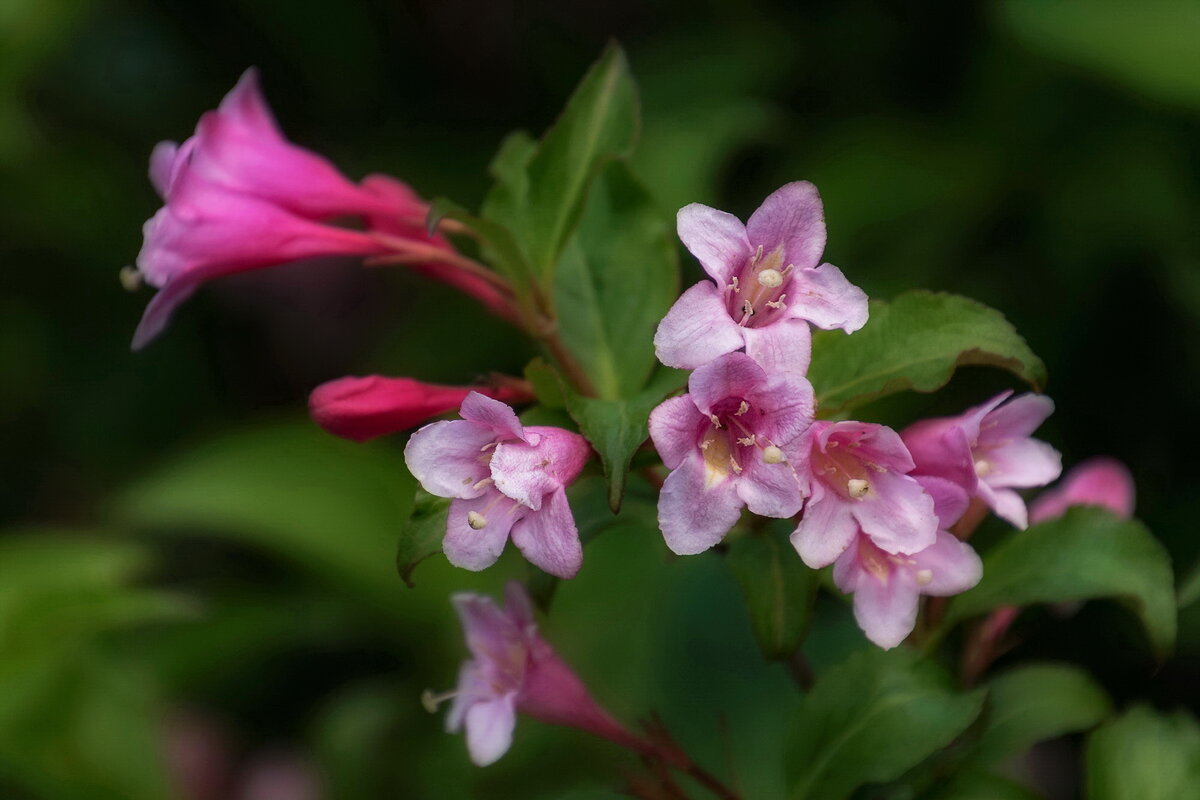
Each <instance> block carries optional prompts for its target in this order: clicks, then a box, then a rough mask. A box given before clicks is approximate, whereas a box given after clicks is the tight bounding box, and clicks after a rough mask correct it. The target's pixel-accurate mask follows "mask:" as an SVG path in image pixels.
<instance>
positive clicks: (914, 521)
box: [848, 472, 938, 553]
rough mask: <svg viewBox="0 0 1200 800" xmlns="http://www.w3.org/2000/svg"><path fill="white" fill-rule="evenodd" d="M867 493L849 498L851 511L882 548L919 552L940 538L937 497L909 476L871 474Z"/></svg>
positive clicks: (901, 551)
mask: <svg viewBox="0 0 1200 800" xmlns="http://www.w3.org/2000/svg"><path fill="white" fill-rule="evenodd" d="M869 481H870V489H869V490H868V492H867V494H866V496H864V497H862V498H861V499H858V500H850V501H848V502H849V504H850V509H851V513H853V514H854V518H855V519H857V520H858V522H859V524H860V525H861V526H862V530H863V533H865V534H867V535H868V536H870V537H871V541H872V542H874V543H875V545H876V546H877V547H879V549H880V550H883V551H885V552H888V553H916V552H919V551H921V550H924V549H925V548H926V547H929V545H931V544H933V542H934V540H935V539H936V538H937V529H938V518H937V514H935V513H934V510H933V498H932V497H930V496H929V494H928V493H926V492H925V490H924V489H922V488H921V484H919V483H917V482H916V480H915V479H913V478H911V477H909V476H907V475H897V474H896V473H894V472H879V473H875V474H873V475H871V477H870V479H869Z"/></svg>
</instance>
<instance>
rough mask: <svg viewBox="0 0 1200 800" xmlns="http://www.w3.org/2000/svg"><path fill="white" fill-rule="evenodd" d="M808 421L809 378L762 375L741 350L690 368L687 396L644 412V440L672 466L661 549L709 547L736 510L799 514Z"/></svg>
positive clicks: (663, 496)
mask: <svg viewBox="0 0 1200 800" xmlns="http://www.w3.org/2000/svg"><path fill="white" fill-rule="evenodd" d="M812 418H813V390H812V386H811V385H810V384H809V382H808V381H807V380H806V379H804V378H803V377H801V376H799V375H794V374H785V373H775V374H768V373H767V372H766V371H765V370H764V369H763V368H762V367H761V366H759V365H758V364H757V363H756V362H755V361H754V360H753V359H752V358H750V357H749V356H747V355H746V354H744V353H730V354H728V355H725V356H722V357H720V358H718V359H717V360H716V361H713V362H711V363H709V364H706V365H705V366H703V367H701V368H700V369H698V370H696V371H695V372H693V373H692V375H691V378H690V379H689V380H688V394H685V395H682V396H680V397H673V398H671V399H669V400H667V401H666V402H664V403H662V404H661V405H660V406H658V408H656V409H654V411H653V412H651V414H650V438H651V439H653V441H654V446H655V447H656V448H657V449H658V453H659V455H660V456H661V457H662V460H663V464H665V465H666V466H667V468H668V469H670V470H671V474H670V475H668V476H667V479H666V481H665V482H664V483H663V487H662V492H661V493H660V495H659V500H658V524H659V527H660V528H662V532H663V536H664V537H665V538H666V541H667V546H668V547H670V548H671V550H673V551H674V552H676V553H678V554H680V555H691V554H693V553H700V552H703V551H704V550H707V549H708V548H710V547H712V546H713V545H714V544H716V543H717V542H719V541H721V539H722V537H724V535H725V534H726V533H727V532H728V531H729V529H730V528H732V527H733V525H734V523H736V522H737V520H738V517H739V515H740V514H741V510H742V507H743V506H746V507H748V508H749V509H750V511H751V512H752V513H754V514H759V515H761V516H764V517H779V518H784V517H790V516H792V515H793V514H795V513H796V512H797V511H799V510H800V505H801V503H802V501H803V495H802V492H801V486H800V483H799V481H798V479H797V477H796V469H795V467H794V465H795V464H796V463H797V459H798V457H799V455H800V454H799V452H798V449H797V447H796V443H797V442H798V441H799V440H800V438H801V434H803V433H804V431H805V430H806V429H807V428H808V426H809V425H810V424H811V423H812Z"/></svg>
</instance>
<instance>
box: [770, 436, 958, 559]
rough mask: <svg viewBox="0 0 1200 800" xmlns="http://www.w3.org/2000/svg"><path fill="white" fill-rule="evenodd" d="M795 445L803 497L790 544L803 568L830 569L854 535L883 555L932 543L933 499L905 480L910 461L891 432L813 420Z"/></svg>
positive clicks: (908, 478)
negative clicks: (800, 452) (800, 457)
mask: <svg viewBox="0 0 1200 800" xmlns="http://www.w3.org/2000/svg"><path fill="white" fill-rule="evenodd" d="M803 444H804V448H805V453H804V468H803V469H802V470H801V471H800V475H801V483H802V484H803V485H804V487H805V493H806V494H808V495H809V498H808V501H807V502H806V503H805V506H804V516H803V517H802V518H801V519H800V524H799V525H798V526H797V527H796V530H795V532H794V533H793V534H792V544H793V545H794V546H795V548H796V552H797V553H799V554H800V558H802V559H803V560H804V563H805V564H807V565H808V566H810V567H813V568H814V569H815V568H818V567H824V566H826V565H828V564H832V563H833V562H834V560H835V559H837V557H838V556H840V555H841V554H842V553H843V552H844V551H845V550H846V548H848V547H850V544H851V542H852V541H853V540H854V537H855V535H856V534H857V533H858V532H859V531H860V530H861V531H863V532H864V533H865V534H866V535H867V536H868V537H870V539H871V540H872V541H873V543H874V544H873V545H872V546H873V547H877V548H879V549H881V550H882V551H883V552H885V553H889V554H896V553H915V552H918V551H920V550H923V549H925V548H926V547H928V546H930V545H931V544H933V543H934V539H935V538H936V535H937V525H938V520H937V515H936V514H935V513H934V502H933V498H932V497H931V496H930V495H929V493H928V492H926V491H925V489H924V488H923V487H922V486H921V484H919V483H918V482H917V481H916V479H915V478H913V477H912V476H911V475H909V474H908V473H909V472H911V471H912V469H913V460H912V457H911V456H910V455H909V453H908V450H907V448H905V446H904V442H902V441H900V436H899V434H897V433H896V432H895V431H893V430H892V429H891V428H888V427H885V426H883V425H876V424H874V423H870V422H851V421H846V422H815V423H813V425H812V427H811V428H809V429H808V434H807V435H806V436H805V439H804V443H803Z"/></svg>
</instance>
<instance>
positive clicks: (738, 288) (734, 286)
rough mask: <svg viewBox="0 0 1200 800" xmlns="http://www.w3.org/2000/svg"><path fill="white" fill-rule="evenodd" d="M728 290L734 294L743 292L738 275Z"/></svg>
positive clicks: (734, 277)
mask: <svg viewBox="0 0 1200 800" xmlns="http://www.w3.org/2000/svg"><path fill="white" fill-rule="evenodd" d="M728 288H730V289H733V291H734V292H740V291H742V286H741V283H740V282H739V281H738V277H737V275H734V276H733V282H732V283H730V284H729V287H728Z"/></svg>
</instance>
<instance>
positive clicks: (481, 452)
mask: <svg viewBox="0 0 1200 800" xmlns="http://www.w3.org/2000/svg"><path fill="white" fill-rule="evenodd" d="M459 413H460V414H461V415H462V419H461V420H450V421H445V422H434V423H432V424H430V425H426V426H425V427H423V428H421V429H420V430H419V431H417V432H416V433H414V434H413V435H412V438H411V439H409V440H408V446H407V447H405V448H404V459H405V461H406V462H407V463H408V468H409V470H410V471H411V472H412V474H413V475H414V476H415V477H416V479H417V480H418V481H420V483H421V485H422V486H423V487H424V488H425V491H427V492H429V493H430V494H433V495H437V496H438V497H451V498H454V500H453V502H451V503H450V515H449V519H448V522H447V528H446V538H445V539H443V540H442V549H443V551H445V553H446V557H447V558H448V559H449V560H450V563H451V564H454V565H455V566H458V567H463V568H465V569H470V570H481V569H486V568H487V567H490V566H491V565H492V564H494V563H496V559H498V558H499V557H500V553H502V552H503V551H504V545H505V543H506V542H507V541H508V538H509V534H510V532H511V535H512V540H513V544H515V545H516V546H517V548H518V549H519V550H520V551H521V553H522V554H524V556H525V558H527V559H528V560H529V561H530V562H531V563H533V564H535V565H536V566H538V567H540V568H541V569H543V570H545V571H546V572H549V573H550V574H551V575H555V576H557V577H559V578H571V577H574V576H575V573H576V572H578V571H579V567H580V565H581V564H582V563H583V549H582V547H581V545H580V543H579V532H578V530H577V529H576V528H575V518H574V517H573V516H572V515H571V507H570V506H569V505H568V504H567V493H566V490H565V487H566V486H567V485H568V484H570V483H571V482H572V481H573V480H575V478H576V477H577V476H578V475H579V471H580V470H581V469H583V464H584V462H585V461H587V459H588V453H589V450H588V445H587V442H586V441H584V439H583V437H582V436H580V435H579V434H576V433H572V432H570V431H566V430H563V429H562V428H550V427H540V426H531V427H528V428H523V427H521V423H520V422H519V421H518V420H517V415H516V414H515V413H513V410H512V409H511V408H509V407H508V406H506V405H505V404H504V403H501V402H500V401H499V400H493V399H491V398H490V397H485V396H483V395H482V394H480V393H478V392H471V393H469V394H468V395H467V398H466V399H465V400H463V404H462V408H461V409H460V411H459Z"/></svg>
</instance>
